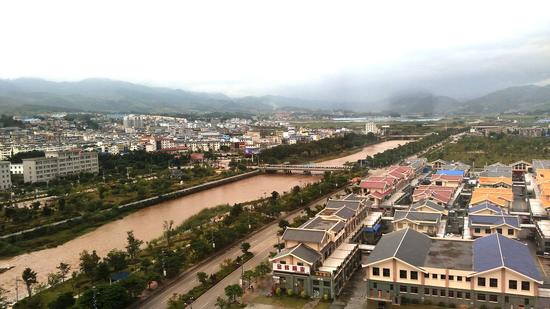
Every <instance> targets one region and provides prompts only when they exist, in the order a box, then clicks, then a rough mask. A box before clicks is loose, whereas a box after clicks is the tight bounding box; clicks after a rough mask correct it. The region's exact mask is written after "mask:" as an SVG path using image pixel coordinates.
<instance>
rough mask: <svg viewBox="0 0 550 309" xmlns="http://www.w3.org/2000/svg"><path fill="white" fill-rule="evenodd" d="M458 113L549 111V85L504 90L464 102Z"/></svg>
mask: <svg viewBox="0 0 550 309" xmlns="http://www.w3.org/2000/svg"><path fill="white" fill-rule="evenodd" d="M459 111H461V112H466V113H505V112H518V111H521V112H534V111H550V85H548V86H535V85H528V86H517V87H509V88H505V89H502V90H498V91H495V92H491V93H489V94H487V95H484V96H482V97H479V98H476V99H473V100H470V101H468V102H465V103H464V104H463V106H462V107H461V108H460V110H459Z"/></svg>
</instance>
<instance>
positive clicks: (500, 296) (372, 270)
mask: <svg viewBox="0 0 550 309" xmlns="http://www.w3.org/2000/svg"><path fill="white" fill-rule="evenodd" d="M363 268H364V270H365V280H366V285H367V295H366V298H367V299H368V300H372V301H379V302H387V303H393V304H402V303H404V300H405V299H406V300H407V301H416V302H419V303H427V302H431V303H437V304H439V303H442V306H444V307H453V308H454V307H457V308H460V307H469V308H470V307H474V308H482V307H487V308H495V307H497V306H498V307H500V308H527V307H529V308H538V307H537V302H538V301H539V299H538V297H537V296H538V295H539V288H541V287H542V284H543V277H542V275H541V273H540V271H539V268H538V267H537V266H536V264H535V257H534V256H533V254H532V253H531V252H530V250H529V248H528V247H527V245H524V244H523V243H521V242H518V241H516V240H513V239H510V238H508V237H505V236H503V235H501V234H491V235H488V236H485V237H481V238H478V239H475V240H456V239H445V238H430V237H429V236H427V235H425V234H422V233H419V232H417V231H414V230H413V229H403V230H399V231H396V232H392V233H389V234H385V235H384V236H382V239H381V240H380V241H379V242H378V244H377V245H376V247H375V248H374V250H373V251H372V253H371V254H370V255H369V257H368V259H367V262H366V264H364V265H363Z"/></svg>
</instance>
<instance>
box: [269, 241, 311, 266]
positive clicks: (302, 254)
mask: <svg viewBox="0 0 550 309" xmlns="http://www.w3.org/2000/svg"><path fill="white" fill-rule="evenodd" d="M288 254H291V255H294V256H296V257H297V258H299V259H301V260H303V261H306V262H308V263H310V264H314V263H315V262H317V261H318V260H320V259H321V254H320V253H319V252H317V251H315V250H313V249H311V248H310V247H308V246H307V245H304V244H299V245H296V246H294V247H291V248H285V249H283V250H281V252H279V253H278V254H277V255H275V256H274V257H272V258H271V260H274V259H277V258H280V257H283V256H286V255H288Z"/></svg>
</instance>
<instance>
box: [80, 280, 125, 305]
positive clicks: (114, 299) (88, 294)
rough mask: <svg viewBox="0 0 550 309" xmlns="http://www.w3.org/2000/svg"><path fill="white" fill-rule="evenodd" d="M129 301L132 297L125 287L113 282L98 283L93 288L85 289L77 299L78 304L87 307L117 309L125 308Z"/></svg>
mask: <svg viewBox="0 0 550 309" xmlns="http://www.w3.org/2000/svg"><path fill="white" fill-rule="evenodd" d="M94 298H95V304H94ZM131 301H132V298H131V297H130V295H129V294H128V292H127V291H126V289H125V288H123V287H122V286H120V285H119V284H116V283H115V284H112V285H108V284H103V285H99V286H97V287H96V288H95V289H94V288H91V289H87V290H86V291H85V292H84V293H83V294H82V296H81V297H80V298H79V299H78V304H79V305H80V306H81V307H83V308H89V309H93V308H101V309H118V308H125V307H126V306H128V305H129V304H130V302H131Z"/></svg>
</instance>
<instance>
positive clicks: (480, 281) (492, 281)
mask: <svg viewBox="0 0 550 309" xmlns="http://www.w3.org/2000/svg"><path fill="white" fill-rule="evenodd" d="M486 284H487V280H486V279H485V278H482V277H479V278H477V285H478V286H486ZM489 287H492V288H498V279H497V278H489ZM508 288H509V289H511V290H517V289H518V282H517V280H508ZM530 289H531V283H530V282H529V281H521V290H522V291H529V290H530Z"/></svg>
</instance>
